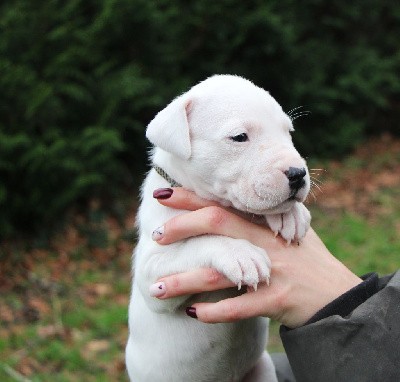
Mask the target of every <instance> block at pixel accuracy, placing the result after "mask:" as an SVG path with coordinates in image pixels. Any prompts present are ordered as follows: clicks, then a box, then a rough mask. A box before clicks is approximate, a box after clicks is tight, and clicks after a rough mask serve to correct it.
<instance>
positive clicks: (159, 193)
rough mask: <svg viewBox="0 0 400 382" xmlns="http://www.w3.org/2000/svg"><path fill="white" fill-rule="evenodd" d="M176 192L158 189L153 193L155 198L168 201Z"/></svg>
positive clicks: (168, 189)
mask: <svg viewBox="0 0 400 382" xmlns="http://www.w3.org/2000/svg"><path fill="white" fill-rule="evenodd" d="M173 192H174V190H173V189H172V188H157V190H154V191H153V198H156V199H168V198H170V197H171V195H172V193H173Z"/></svg>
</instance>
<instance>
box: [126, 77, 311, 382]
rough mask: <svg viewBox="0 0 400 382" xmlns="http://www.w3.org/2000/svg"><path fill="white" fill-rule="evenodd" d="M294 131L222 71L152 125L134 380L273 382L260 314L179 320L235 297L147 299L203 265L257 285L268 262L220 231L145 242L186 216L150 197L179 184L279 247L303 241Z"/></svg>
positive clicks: (304, 184) (132, 315) (133, 319)
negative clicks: (248, 222) (163, 280)
mask: <svg viewBox="0 0 400 382" xmlns="http://www.w3.org/2000/svg"><path fill="white" fill-rule="evenodd" d="M292 130H293V127H292V122H291V119H290V118H289V116H288V115H287V114H285V113H284V112H283V111H282V108H281V106H280V105H279V104H278V103H277V102H276V101H275V100H274V99H273V98H272V97H271V96H270V94H269V93H268V92H266V91H265V90H263V89H261V88H259V87H257V86H255V85H254V84H253V83H251V82H250V81H247V80H245V79H243V78H241V77H237V76H229V75H221V76H213V77H210V78H209V79H207V80H205V81H203V82H201V83H200V84H198V85H196V86H194V87H193V88H192V89H190V90H189V91H188V92H187V93H185V94H183V95H181V96H180V97H178V98H176V99H175V100H174V101H172V102H171V103H170V104H169V105H168V106H167V107H166V108H165V109H164V110H162V111H160V112H159V113H158V114H157V116H156V117H155V118H154V119H153V121H152V122H151V123H150V124H149V126H148V129H147V137H148V139H149V140H150V141H151V142H152V143H153V144H154V145H155V146H156V147H155V148H154V151H153V155H152V160H153V167H154V168H153V169H152V170H151V171H150V172H149V174H148V176H147V178H146V180H145V182H144V184H143V189H142V198H143V200H142V204H141V207H140V209H139V213H138V221H137V224H138V227H139V235H140V236H139V242H138V245H137V247H136V250H135V258H134V279H133V280H134V281H133V290H132V296H131V302H130V307H129V328H130V335H129V340H128V344H127V349H126V363H127V369H128V373H129V376H130V379H131V380H132V381H134V382H154V381H166V382H180V381H190V382H201V381H215V382H224V381H227V382H228V381H229V382H231V381H260V382H261V381H262V382H265V381H276V377H275V371H274V366H273V364H272V362H271V359H270V357H269V355H268V354H267V353H266V352H265V351H264V349H265V346H266V342H267V338H268V331H267V329H268V320H267V319H266V318H263V317H258V318H252V319H248V320H243V321H240V322H237V323H227V324H215V325H212V324H204V323H201V322H199V321H197V320H195V319H193V318H190V317H188V316H187V315H186V314H185V308H186V307H189V306H191V305H192V304H193V303H195V302H196V301H217V300H220V299H223V298H227V297H232V296H234V295H237V294H239V293H242V292H239V291H237V290H236V289H230V290H224V291H219V292H213V293H202V294H200V295H195V296H183V297H177V298H173V299H167V300H159V299H157V298H154V297H151V295H150V292H149V288H150V286H151V285H152V284H153V283H155V282H156V281H157V279H159V278H160V277H162V276H165V275H169V274H173V273H177V272H182V271H187V270H189V269H195V268H199V267H213V268H215V269H217V270H218V271H219V272H221V273H223V274H224V275H226V276H227V277H228V278H229V279H230V280H232V281H233V282H234V283H235V284H237V285H238V286H239V287H240V286H241V285H251V286H253V287H257V284H258V283H262V282H268V280H269V272H270V261H269V258H268V256H267V254H266V253H265V251H264V250H263V249H261V248H259V247H256V246H254V245H252V244H250V243H249V242H247V241H245V240H239V239H232V238H228V237H223V236H216V235H203V236H199V237H194V238H191V239H189V240H184V241H181V242H179V243H175V244H171V245H168V246H161V245H159V244H157V243H156V242H155V241H154V240H152V232H153V231H154V229H155V228H157V227H162V225H163V224H164V223H165V222H166V221H167V220H168V219H170V218H171V217H173V216H176V215H178V214H181V213H184V212H185V211H177V210H173V209H170V208H167V207H164V206H161V205H160V204H159V203H158V202H157V201H156V200H155V199H153V197H152V193H153V191H154V190H155V189H157V188H162V187H170V186H171V182H173V181H175V182H177V183H178V184H180V185H182V186H183V187H185V188H186V189H189V190H193V191H195V192H196V194H198V195H199V196H201V197H203V198H206V199H212V200H216V201H218V202H220V203H221V204H222V205H224V206H232V207H234V208H235V209H237V210H240V211H243V212H244V213H246V214H248V216H252V215H254V214H256V215H261V216H265V220H266V222H267V224H268V225H269V226H270V227H271V229H272V230H273V231H275V232H276V233H280V234H281V235H282V237H283V238H284V239H285V240H287V241H288V242H290V241H299V240H301V239H302V238H303V236H304V235H305V233H306V231H307V229H308V227H309V224H310V214H309V212H308V210H307V209H306V208H305V207H304V205H303V204H302V202H303V201H304V200H305V198H306V196H307V194H308V192H309V188H310V179H309V174H308V170H307V166H306V163H305V161H304V160H303V159H302V158H301V156H300V155H299V153H298V152H297V151H296V150H295V148H294V147H293V143H292V139H291V136H290V132H291V131H292ZM160 169H161V170H160ZM156 170H157V171H156ZM160 173H161V174H162V175H160ZM161 229H162V228H161Z"/></svg>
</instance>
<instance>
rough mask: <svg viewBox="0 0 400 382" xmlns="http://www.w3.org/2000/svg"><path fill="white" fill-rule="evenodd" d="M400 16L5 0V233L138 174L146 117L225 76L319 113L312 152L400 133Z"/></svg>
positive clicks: (342, 5) (152, 2)
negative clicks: (188, 91) (204, 82)
mask: <svg viewBox="0 0 400 382" xmlns="http://www.w3.org/2000/svg"><path fill="white" fill-rule="evenodd" d="M399 21H400V5H398V4H397V3H396V2H382V1H379V0H365V1H356V2H348V1H344V0H339V1H335V2H327V1H323V0H307V1H303V2H296V1H294V0H271V1H263V0H251V1H239V0H222V1H219V2H210V1H206V0H198V1H195V2H188V1H183V0H157V1H156V0H118V1H117V0H98V1H94V0H69V1H60V0H54V1H45V2H44V1H39V0H13V1H9V0H8V1H7V0H6V1H3V2H2V4H1V5H0V73H1V75H0V211H1V214H0V237H7V236H9V235H12V234H15V233H16V232H17V231H18V230H21V229H24V230H28V231H32V230H33V231H35V230H37V228H38V227H43V226H46V225H49V224H51V225H54V223H55V222H61V221H62V216H63V215H64V213H65V211H66V209H67V208H69V207H70V206H71V205H74V204H76V202H77V201H85V200H87V199H88V198H89V197H92V196H96V195H97V196H105V195H111V196H113V195H115V193H116V192H117V191H119V190H121V189H122V188H123V187H124V185H126V184H127V183H129V182H130V180H131V178H136V179H140V178H141V177H142V174H143V171H144V168H145V151H146V142H145V139H144V129H145V126H146V124H147V123H148V122H149V120H150V119H151V118H152V116H153V115H154V114H155V113H156V112H157V111H158V110H159V109H160V108H162V107H163V106H164V105H165V104H166V103H167V102H169V101H170V100H171V99H172V98H173V97H174V96H176V95H177V94H179V93H181V92H182V91H185V90H186V89H187V88H188V87H189V86H190V85H192V84H194V83H196V82H197V81H200V80H202V79H204V78H206V77H207V76H209V75H211V74H214V73H234V74H239V75H243V76H245V77H247V78H249V79H251V80H253V81H254V82H255V83H256V84H258V85H260V86H262V87H264V88H266V89H268V90H270V91H271V93H272V94H273V95H274V96H275V97H276V98H277V99H278V101H279V102H280V103H281V104H282V105H283V107H284V109H285V110H290V109H292V108H294V107H297V106H300V105H304V107H305V109H307V110H310V111H311V112H312V114H311V116H309V117H307V118H303V119H300V120H298V121H296V125H297V126H298V132H297V134H296V140H297V142H298V145H299V146H300V149H301V151H302V152H303V154H304V155H307V156H309V155H324V156H329V155H340V154H342V153H343V152H345V151H347V150H349V149H351V148H352V147H353V145H354V144H356V143H357V142H359V141H360V140H361V139H362V138H363V137H364V136H365V134H367V133H370V132H377V133H379V132H381V131H382V130H392V131H393V132H397V133H398V128H397V120H398V118H399V108H398V107H396V105H398V100H399V95H400V83H399V81H398V73H400V50H399V48H398V36H399V35H400V30H399V29H400V22H399ZM396 129H397V130H396Z"/></svg>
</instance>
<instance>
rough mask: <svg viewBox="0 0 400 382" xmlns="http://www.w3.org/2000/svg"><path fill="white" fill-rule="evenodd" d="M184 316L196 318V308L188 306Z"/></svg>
mask: <svg viewBox="0 0 400 382" xmlns="http://www.w3.org/2000/svg"><path fill="white" fill-rule="evenodd" d="M186 314H187V315H188V316H189V317H192V318H197V314H196V308H193V307H192V306H190V307H189V308H186Z"/></svg>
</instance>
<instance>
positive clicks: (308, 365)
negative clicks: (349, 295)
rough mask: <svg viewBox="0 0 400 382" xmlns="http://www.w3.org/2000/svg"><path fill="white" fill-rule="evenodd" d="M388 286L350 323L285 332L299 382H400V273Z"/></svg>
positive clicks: (336, 320)
mask: <svg viewBox="0 0 400 382" xmlns="http://www.w3.org/2000/svg"><path fill="white" fill-rule="evenodd" d="M386 282H387V284H386V285H385V286H383V288H382V289H381V290H380V291H379V292H377V293H376V294H374V295H373V296H372V297H370V298H369V299H368V300H366V301H365V302H364V303H362V304H361V305H359V306H358V307H357V308H356V309H355V310H354V311H353V312H351V313H350V314H349V315H348V316H346V317H341V316H339V315H334V316H330V317H327V318H324V319H322V320H320V321H317V322H314V323H311V324H308V325H305V326H302V327H300V328H297V329H293V330H288V329H285V328H281V338H282V342H283V345H284V347H285V350H286V353H287V356H288V358H289V361H290V364H291V367H292V369H293V372H294V375H295V377H296V381H297V382H303V381H310V382H319V381H321V382H331V381H332V382H342V381H352V382H358V381H360V382H361V381H362V382H364V381H365V382H367V381H380V382H385V381H388V382H392V381H400V271H398V272H397V273H395V274H394V275H393V276H392V277H391V278H386V279H385V283H386Z"/></svg>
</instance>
